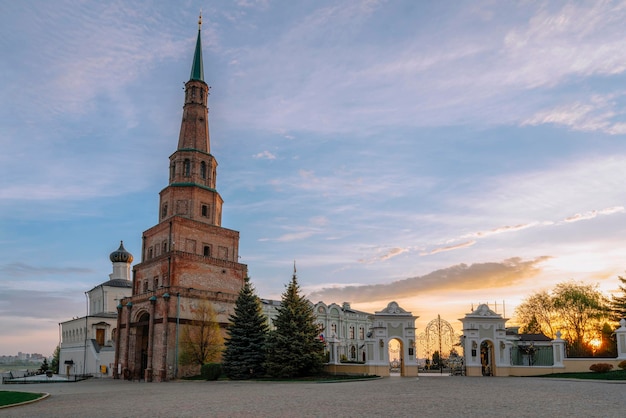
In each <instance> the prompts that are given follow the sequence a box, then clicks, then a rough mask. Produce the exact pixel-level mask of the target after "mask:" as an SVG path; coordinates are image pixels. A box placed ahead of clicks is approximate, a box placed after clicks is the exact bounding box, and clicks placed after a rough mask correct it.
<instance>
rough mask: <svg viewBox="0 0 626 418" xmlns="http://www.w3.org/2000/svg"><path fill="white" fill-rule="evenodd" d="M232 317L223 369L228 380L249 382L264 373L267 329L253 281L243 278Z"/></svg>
mask: <svg viewBox="0 0 626 418" xmlns="http://www.w3.org/2000/svg"><path fill="white" fill-rule="evenodd" d="M244 280H245V282H244V285H243V287H242V288H241V290H240V291H239V297H238V298H237V301H236V302H235V312H234V314H232V315H231V316H230V322H231V325H230V327H229V328H228V329H227V333H228V336H227V338H226V343H225V345H226V350H225V351H224V353H223V355H222V369H223V370H224V373H225V374H226V376H227V377H228V378H229V379H250V378H252V377H258V376H262V375H263V374H264V373H265V370H264V368H263V364H264V363H265V342H266V338H267V332H268V326H267V318H266V317H265V315H264V314H263V311H262V309H261V301H260V300H259V298H258V297H257V296H256V295H255V293H254V288H253V287H252V285H251V284H250V279H249V278H247V277H246V278H245V279H244Z"/></svg>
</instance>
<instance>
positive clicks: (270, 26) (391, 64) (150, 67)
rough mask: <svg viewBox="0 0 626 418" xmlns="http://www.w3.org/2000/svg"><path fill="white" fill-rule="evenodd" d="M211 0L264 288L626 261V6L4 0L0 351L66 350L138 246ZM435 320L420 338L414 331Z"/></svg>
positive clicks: (216, 129)
mask: <svg viewBox="0 0 626 418" xmlns="http://www.w3.org/2000/svg"><path fill="white" fill-rule="evenodd" d="M200 9H202V14H203V22H204V23H203V27H202V42H203V47H204V52H203V54H204V69H205V79H206V80H207V82H208V84H209V85H210V86H211V96H210V98H209V107H210V111H209V125H210V131H211V146H212V150H211V151H212V153H213V155H214V156H215V157H216V159H217V161H218V162H219V167H218V177H217V188H218V190H219V192H220V193H221V195H222V197H223V198H224V201H225V203H224V208H223V223H222V224H223V226H225V227H227V228H231V229H235V230H238V231H240V233H241V241H240V256H241V262H243V263H245V264H247V265H248V268H249V274H250V276H251V278H252V281H253V284H254V285H255V287H256V289H257V292H258V294H259V295H260V296H262V297H265V298H277V299H278V298H279V297H280V294H281V293H282V291H283V290H284V286H285V284H286V283H287V282H288V281H289V279H290V277H291V274H292V269H293V263H294V260H296V262H297V267H298V277H299V279H300V283H301V285H302V288H303V291H304V293H305V294H307V295H308V296H310V298H311V299H312V300H313V301H318V300H323V301H325V302H327V303H331V302H337V303H342V302H344V301H348V302H351V303H352V306H353V307H355V308H357V309H361V310H366V311H372V312H373V311H376V310H381V309H383V308H384V307H385V306H386V305H387V303H388V302H390V301H391V300H396V301H397V302H398V303H399V304H400V305H401V306H402V307H403V308H405V309H407V310H409V311H412V312H413V314H415V315H418V316H419V317H420V318H419V320H418V324H417V325H418V327H421V328H422V329H423V327H424V325H425V324H426V323H427V322H428V321H430V320H431V319H433V318H436V316H437V314H441V315H442V318H444V319H447V320H448V321H450V322H451V323H452V325H453V326H454V327H455V328H456V329H457V330H460V323H459V322H458V321H457V318H460V317H462V316H463V315H464V313H466V312H468V311H469V310H470V308H471V306H472V304H474V305H475V304H476V303H478V302H487V301H489V302H492V303H493V302H496V301H497V302H498V304H499V305H500V306H499V307H498V309H499V311H500V312H502V306H501V304H502V302H503V301H504V302H505V303H506V312H505V313H506V316H512V315H513V312H514V308H515V306H516V305H517V304H518V303H519V301H520V300H521V299H522V298H523V297H524V296H526V295H529V294H530V293H532V292H533V291H537V290H542V289H550V288H552V287H553V286H554V284H556V283H559V282H562V281H567V280H584V281H585V282H588V283H597V284H598V285H599V286H600V288H601V289H602V290H603V291H605V292H609V291H611V290H612V289H616V288H617V285H618V281H617V275H620V274H623V271H624V270H625V269H626V222H625V221H626V211H625V206H626V187H625V185H624V179H625V178H626V141H625V134H626V114H625V109H626V108H625V105H626V25H624V22H626V2H624V1H601V2H599V1H588V2H587V1H571V2H570V1H523V2H510V1H507V2H504V1H480V0H473V1H459V0H454V1H452V0H450V1H414V0H406V1H402V0H397V1H374V0H372V1H352V0H349V1H341V0H339V1H337V0H333V1H324V0H316V1H298V2H293V1H271V0H264V1H254V0H241V1H230V0H229V1H227V0H220V1H211V2H208V1H197V0H188V1H176V2H172V1H121V0H120V1H106V2H100V1H79V0H59V1H54V2H50V1H43V0H41V1H38V0H28V1H20V2H16V1H3V2H2V3H0V53H1V55H2V60H0V75H1V80H2V82H1V83H0V97H2V100H1V101H0V145H1V146H2V150H3V152H2V153H0V215H1V217H0V324H1V326H0V354H15V353H17V351H24V352H41V353H43V354H52V351H53V350H54V347H55V346H56V345H57V343H58V323H59V322H62V321H65V320H68V319H71V318H72V317H75V316H83V315H84V314H85V305H86V303H85V296H84V292H85V291H87V290H89V289H91V288H92V287H94V286H96V285H98V284H100V283H102V282H104V281H106V280H107V279H108V274H109V273H111V263H110V261H109V258H108V256H109V254H110V253H111V252H112V251H114V250H115V249H117V247H118V245H119V241H120V240H123V241H124V244H125V246H126V248H127V249H128V250H129V251H130V252H131V253H133V254H134V256H135V261H136V262H138V261H139V259H140V258H141V254H140V251H141V235H142V232H143V231H144V230H146V229H148V228H149V227H151V226H153V225H154V224H156V223H157V216H158V193H159V191H160V190H161V189H162V188H163V187H165V186H166V185H167V181H168V164H169V160H168V157H169V155H170V154H171V153H172V152H174V150H175V149H176V146H177V141H178V131H179V129H180V122H181V114H182V105H183V90H182V88H183V84H184V82H186V81H187V80H188V78H189V72H190V69H191V62H192V57H193V50H194V43H195V39H196V35H197V16H198V13H199V10H200ZM418 332H420V330H419V329H418Z"/></svg>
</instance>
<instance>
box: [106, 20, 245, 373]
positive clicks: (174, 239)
mask: <svg viewBox="0 0 626 418" xmlns="http://www.w3.org/2000/svg"><path fill="white" fill-rule="evenodd" d="M198 23H199V28H198V38H197V41H196V49H195V54H194V58H193V64H192V68H191V76H190V79H189V81H188V82H187V83H186V84H185V104H184V107H183V117H182V123H181V129H180V136H179V139H178V148H177V149H176V151H175V152H174V153H173V154H172V155H171V156H170V165H169V184H168V185H167V187H165V188H164V189H163V190H162V191H161V192H160V201H159V208H158V215H159V218H158V219H159V222H158V223H157V224H156V225H155V226H153V227H152V228H150V229H148V230H147V231H145V232H144V233H143V244H142V255H141V263H139V264H137V265H135V267H134V269H133V292H132V296H131V297H129V298H125V299H123V300H122V301H121V302H120V304H119V305H118V327H117V328H118V333H119V338H118V339H117V342H116V356H115V363H116V370H115V371H114V375H115V377H116V378H120V377H123V378H126V379H145V380H146V381H151V380H156V381H162V380H168V379H171V378H175V377H178V376H180V375H182V374H184V372H183V371H181V369H180V368H179V364H178V359H177V357H178V354H179V353H178V351H179V349H178V345H179V336H180V331H181V329H180V328H181V327H182V326H192V325H193V322H194V311H195V310H196V309H197V308H198V307H199V306H200V304H202V303H205V302H208V303H210V304H211V305H212V306H213V309H214V311H215V312H216V313H217V318H218V321H219V322H220V324H221V325H222V326H225V325H226V323H227V322H228V315H229V314H230V313H231V312H232V308H233V307H234V302H235V300H236V298H237V294H238V292H239V290H240V289H241V287H242V286H243V280H244V277H245V276H246V274H247V266H246V265H245V264H240V263H239V262H238V258H239V232H237V231H234V230H231V229H226V228H223V227H222V226H221V222H222V203H223V200H222V198H221V196H220V194H219V193H218V192H217V190H216V173H217V161H216V160H215V158H214V157H213V155H212V154H211V150H210V139H209V122H208V107H207V100H208V96H209V86H208V85H207V83H206V82H205V81H204V68H203V62H202V46H201V37H200V34H201V30H200V29H201V28H200V25H201V21H200V22H198ZM189 372H190V373H193V372H194V371H192V370H190V371H189Z"/></svg>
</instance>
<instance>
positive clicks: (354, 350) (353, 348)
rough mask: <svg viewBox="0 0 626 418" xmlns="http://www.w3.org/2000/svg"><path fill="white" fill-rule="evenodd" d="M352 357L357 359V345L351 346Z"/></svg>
mask: <svg viewBox="0 0 626 418" xmlns="http://www.w3.org/2000/svg"><path fill="white" fill-rule="evenodd" d="M350 358H351V359H352V360H356V347H355V346H352V347H350Z"/></svg>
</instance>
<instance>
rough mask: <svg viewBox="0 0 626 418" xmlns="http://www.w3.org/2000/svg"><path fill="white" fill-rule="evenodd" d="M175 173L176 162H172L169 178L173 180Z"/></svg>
mask: <svg viewBox="0 0 626 418" xmlns="http://www.w3.org/2000/svg"><path fill="white" fill-rule="evenodd" d="M175 175H176V163H172V168H171V172H170V180H173V179H174V176H175Z"/></svg>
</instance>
